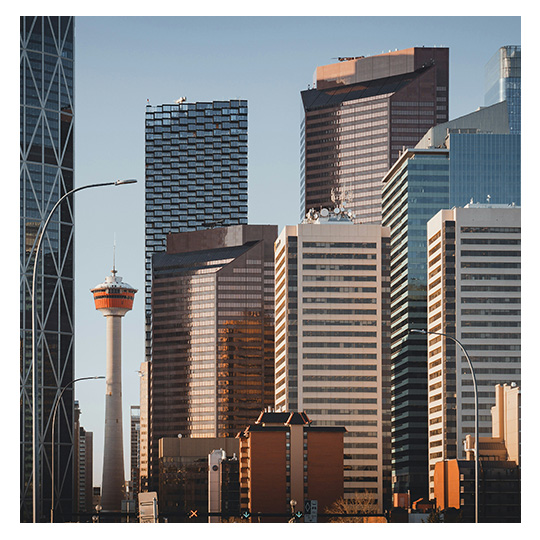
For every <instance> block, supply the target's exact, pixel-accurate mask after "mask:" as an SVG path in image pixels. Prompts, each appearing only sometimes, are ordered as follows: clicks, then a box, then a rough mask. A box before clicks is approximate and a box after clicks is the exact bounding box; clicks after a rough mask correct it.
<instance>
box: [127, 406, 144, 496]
mask: <svg viewBox="0 0 540 540" xmlns="http://www.w3.org/2000/svg"><path fill="white" fill-rule="evenodd" d="M129 418H130V428H131V429H130V432H131V436H130V441H129V448H130V465H129V468H130V471H131V475H130V476H131V478H130V479H131V492H132V493H133V494H134V497H135V499H136V498H137V493H139V475H140V473H139V466H140V462H141V408H140V406H138V405H132V406H131V407H130V415H129Z"/></svg>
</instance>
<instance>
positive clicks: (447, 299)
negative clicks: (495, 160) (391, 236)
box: [427, 204, 521, 498]
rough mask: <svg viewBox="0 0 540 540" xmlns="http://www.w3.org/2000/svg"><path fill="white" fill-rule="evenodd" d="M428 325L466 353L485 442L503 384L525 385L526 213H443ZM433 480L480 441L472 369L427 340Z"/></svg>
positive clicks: (432, 232)
mask: <svg viewBox="0 0 540 540" xmlns="http://www.w3.org/2000/svg"><path fill="white" fill-rule="evenodd" d="M427 240H428V244H429V245H428V248H429V257H428V276H429V279H428V290H427V293H428V299H429V300H428V311H427V315H428V325H427V330H429V331H432V332H443V333H448V334H450V335H451V336H453V337H455V338H456V339H457V340H459V341H460V342H461V343H462V344H463V346H464V347H465V349H466V350H467V352H468V354H469V357H470V360H471V362H472V364H473V366H474V370H475V374H476V381H477V385H478V397H479V410H478V414H479V437H489V436H490V435H491V428H492V422H491V408H492V407H494V406H495V405H496V400H495V391H494V387H495V385H497V384H501V385H502V384H504V383H508V384H511V383H516V384H517V385H518V386H519V385H520V382H521V209H520V208H519V207H516V206H511V205H502V204H500V205H491V204H469V205H466V206H465V208H455V207H454V208H453V209H451V210H441V211H440V212H438V213H437V214H436V215H435V216H434V217H433V218H432V219H431V220H430V221H429V222H428V224H427ZM428 338H429V339H428V381H429V382H428V389H427V390H428V401H429V433H428V441H429V476H430V495H431V497H432V498H433V496H434V470H435V464H436V463H437V462H438V461H441V460H444V459H465V451H464V449H463V441H464V440H465V437H466V436H467V435H472V436H473V437H474V415H475V410H474V388H473V384H472V376H471V373H470V370H469V367H468V362H467V359H466V358H465V356H464V355H463V353H462V352H461V349H460V348H459V347H456V345H455V344H454V342H453V341H452V340H450V339H444V338H443V337H441V336H436V335H429V336H428Z"/></svg>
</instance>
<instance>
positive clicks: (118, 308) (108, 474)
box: [92, 268, 137, 512]
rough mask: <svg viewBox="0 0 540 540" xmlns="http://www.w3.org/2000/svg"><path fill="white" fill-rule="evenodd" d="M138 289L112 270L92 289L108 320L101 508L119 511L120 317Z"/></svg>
mask: <svg viewBox="0 0 540 540" xmlns="http://www.w3.org/2000/svg"><path fill="white" fill-rule="evenodd" d="M136 292H137V289H134V288H133V287H131V285H128V284H127V283H124V282H123V281H122V278H121V277H120V276H117V275H116V269H115V268H113V270H112V272H111V275H110V276H107V277H106V278H105V281H104V282H103V283H101V284H99V285H96V286H95V287H94V288H93V289H92V293H93V294H94V301H95V304H96V309H97V310H98V311H101V313H102V314H103V316H104V317H105V318H106V319H107V371H106V373H107V377H106V383H107V389H106V394H105V444H104V451H103V482H102V484H101V506H102V508H103V510H104V511H115V512H119V511H120V510H121V504H122V502H121V501H122V499H123V498H124V496H123V494H124V491H125V490H124V485H125V476H124V447H123V433H122V317H123V316H124V315H125V314H126V313H127V312H128V311H130V310H131V309H132V308H133V300H134V297H135V293H136Z"/></svg>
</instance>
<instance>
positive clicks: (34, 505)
mask: <svg viewBox="0 0 540 540" xmlns="http://www.w3.org/2000/svg"><path fill="white" fill-rule="evenodd" d="M136 182H137V181H136V180H134V179H129V180H117V181H116V182H101V183H98V184H87V185H85V186H80V187H78V188H74V189H72V190H71V191H68V192H67V193H65V194H64V195H62V197H60V199H58V201H56V204H55V205H54V206H53V207H52V209H51V211H50V212H49V214H48V215H47V218H46V220H45V222H42V224H41V226H40V229H39V236H38V241H37V243H36V248H35V255H34V268H33V272H32V362H31V365H30V368H31V370H32V509H33V522H34V523H36V522H37V518H38V516H37V514H38V508H37V503H38V497H37V488H38V462H37V452H38V450H37V443H38V433H37V429H38V422H37V415H38V406H37V399H38V388H37V373H36V371H37V370H36V276H37V267H38V259H39V254H40V250H41V242H42V240H43V236H44V234H45V230H46V229H47V226H48V225H49V222H50V221H51V219H52V216H53V215H54V213H55V211H56V209H57V208H58V207H59V206H60V204H61V203H62V202H63V201H64V200H65V199H66V198H67V197H69V196H70V195H73V194H74V193H76V192H77V191H81V190H83V189H89V188H94V187H102V186H118V185H123V184H134V183H136ZM30 257H31V255H30Z"/></svg>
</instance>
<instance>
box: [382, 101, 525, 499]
mask: <svg viewBox="0 0 540 540" xmlns="http://www.w3.org/2000/svg"><path fill="white" fill-rule="evenodd" d="M520 186H521V167H520V136H519V135H511V134H510V133H509V127H508V114H507V105H506V103H499V104H497V105H493V106H491V107H487V108H485V109H480V110H478V111H476V112H474V113H472V114H469V115H465V116H463V117H461V118H458V119H456V120H452V121H451V122H447V123H445V124H441V125H439V126H436V127H434V128H432V129H430V130H429V131H428V132H427V133H426V135H425V136H424V137H423V139H422V140H421V141H420V142H419V143H418V145H417V147H416V148H409V149H407V150H406V151H404V152H403V153H402V154H401V156H400V157H399V159H398V161H397V162H396V163H395V164H394V165H393V166H392V168H391V169H390V170H389V172H388V173H387V175H386V176H385V177H384V179H383V225H385V226H388V227H390V230H391V253H392V255H391V258H392V264H391V283H392V285H391V291H392V292H391V305H392V307H391V310H392V323H391V324H392V329H391V334H392V338H391V340H392V345H391V347H392V389H393V390H392V407H393V426H392V430H393V431H392V433H393V434H392V441H393V442H392V463H393V466H392V469H393V473H392V474H393V477H394V481H393V483H394V491H395V492H397V493H407V492H409V491H410V494H411V500H412V501H414V500H417V499H419V498H420V497H427V496H428V483H427V475H426V472H425V471H426V470H427V467H428V464H427V459H428V457H427V456H428V450H427V444H428V441H427V432H428V424H427V422H428V402H427V384H428V383H427V365H426V354H427V343H426V337H425V336H422V335H418V334H410V330H411V328H426V325H427V293H426V291H427V279H428V272H427V248H426V226H427V222H428V220H429V219H431V218H432V217H433V216H434V215H435V214H436V213H437V212H438V211H439V210H441V209H443V208H451V207H452V206H464V205H465V204H467V203H469V202H470V200H471V199H473V200H475V201H482V202H483V201H486V200H490V201H491V202H492V203H497V204H512V203H516V204H518V205H519V203H520V200H521V195H520Z"/></svg>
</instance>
